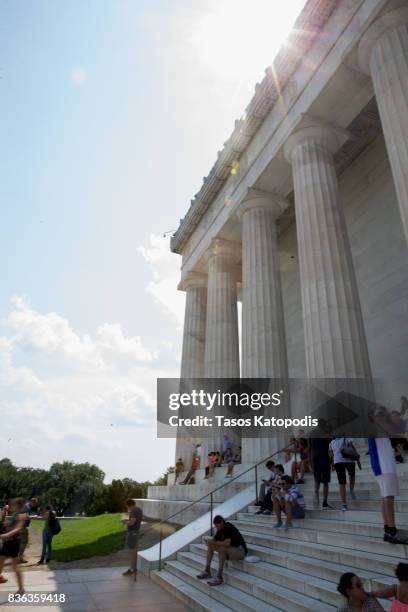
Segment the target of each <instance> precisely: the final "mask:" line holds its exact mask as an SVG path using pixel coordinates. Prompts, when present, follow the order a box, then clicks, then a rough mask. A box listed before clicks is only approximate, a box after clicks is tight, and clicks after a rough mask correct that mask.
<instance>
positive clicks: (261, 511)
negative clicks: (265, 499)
mask: <svg viewBox="0 0 408 612" xmlns="http://www.w3.org/2000/svg"><path fill="white" fill-rule="evenodd" d="M255 514H263V510H258V511H257V512H255Z"/></svg>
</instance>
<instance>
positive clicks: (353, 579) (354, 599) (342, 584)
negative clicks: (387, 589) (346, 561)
mask: <svg viewBox="0 0 408 612" xmlns="http://www.w3.org/2000/svg"><path fill="white" fill-rule="evenodd" d="M337 590H338V592H339V593H341V594H342V595H343V597H345V598H346V600H347V603H346V604H345V605H344V606H340V608H337V612H360V611H361V612H384V608H383V607H382V605H381V604H380V602H379V601H378V600H377V599H376V598H375V597H373V595H372V594H370V593H366V592H365V590H364V588H363V581H362V579H361V578H360V577H359V576H357V575H356V574H353V572H346V573H345V574H343V575H342V576H340V580H339V584H338V586H337Z"/></svg>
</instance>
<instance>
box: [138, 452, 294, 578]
mask: <svg viewBox="0 0 408 612" xmlns="http://www.w3.org/2000/svg"><path fill="white" fill-rule="evenodd" d="M289 448H290V445H289V446H285V447H284V448H281V449H279V450H277V451H275V452H274V453H272V455H268V456H267V457H265V458H264V459H262V460H261V461H258V462H257V463H255V464H254V465H251V467H249V468H248V469H246V470H244V471H243V472H241V473H240V474H238V476H234V477H233V478H231V479H230V480H228V482H224V483H223V484H222V485H220V486H218V487H216V488H215V489H213V490H212V491H209V492H208V493H206V494H205V495H203V496H202V497H200V498H199V499H196V500H194V501H193V502H191V503H190V504H188V505H187V506H184V508H181V509H180V510H177V512H174V513H173V514H171V515H170V516H168V517H166V518H165V519H162V520H161V521H160V522H159V523H155V525H152V526H151V527H150V528H149V529H147V530H146V531H144V532H143V535H145V534H146V533H147V532H148V531H150V530H152V529H154V527H156V528H157V527H159V528H160V540H159V567H158V569H159V571H161V570H162V541H163V524H164V523H169V522H170V521H171V520H172V519H174V517H176V516H178V515H179V514H181V513H182V512H185V510H189V509H190V508H193V507H194V506H195V505H196V504H199V503H201V502H202V501H203V500H205V499H207V497H209V498H210V533H211V535H213V533H214V527H213V511H214V493H217V491H221V490H222V489H224V488H225V487H227V486H228V485H229V484H231V482H234V481H235V480H238V479H239V478H241V476H244V475H245V474H248V473H249V472H252V471H254V472H255V499H256V503H258V499H259V498H258V467H259V466H260V465H262V464H264V463H265V462H266V461H269V460H270V459H272V457H276V455H279V454H280V453H282V452H285V451H286V450H288V449H289ZM186 486H188V485H186Z"/></svg>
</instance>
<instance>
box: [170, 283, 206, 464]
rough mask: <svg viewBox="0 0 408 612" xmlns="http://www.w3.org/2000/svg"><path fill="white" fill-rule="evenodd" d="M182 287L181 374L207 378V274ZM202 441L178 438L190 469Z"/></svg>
mask: <svg viewBox="0 0 408 612" xmlns="http://www.w3.org/2000/svg"><path fill="white" fill-rule="evenodd" d="M179 289H181V290H183V291H185V292H186V305H185V314H184V329H183V348H182V357H181V372H180V377H181V378H204V351H205V326H206V313H207V276H206V275H205V274H199V273H197V272H190V273H189V274H187V276H186V277H185V278H184V279H183V280H182V282H181V283H180V285H179ZM198 442H201V439H200V440H196V439H195V438H184V437H183V438H178V439H177V443H176V461H177V460H178V458H179V457H181V458H182V460H183V462H184V465H185V467H186V468H187V469H188V468H189V467H190V464H191V459H192V450H193V448H194V446H195V444H196V443H198Z"/></svg>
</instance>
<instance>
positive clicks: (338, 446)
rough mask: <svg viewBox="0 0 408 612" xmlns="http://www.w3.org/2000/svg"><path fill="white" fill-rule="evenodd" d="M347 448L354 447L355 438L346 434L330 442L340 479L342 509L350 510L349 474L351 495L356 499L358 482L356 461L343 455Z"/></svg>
mask: <svg viewBox="0 0 408 612" xmlns="http://www.w3.org/2000/svg"><path fill="white" fill-rule="evenodd" d="M345 448H352V449H354V445H353V440H352V439H351V438H346V437H344V436H341V437H338V438H335V439H334V440H332V441H331V442H330V446H329V454H330V457H331V460H332V463H333V464H334V469H335V470H336V473H337V480H338V481H339V491H340V497H341V502H342V504H341V509H342V510H343V512H344V511H346V510H348V507H347V498H346V484H347V476H346V472H347V473H348V475H349V486H350V497H351V499H355V498H356V496H355V493H354V485H355V482H356V464H355V462H354V461H352V460H350V459H348V458H345V457H343V454H342V451H343V449H345Z"/></svg>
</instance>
